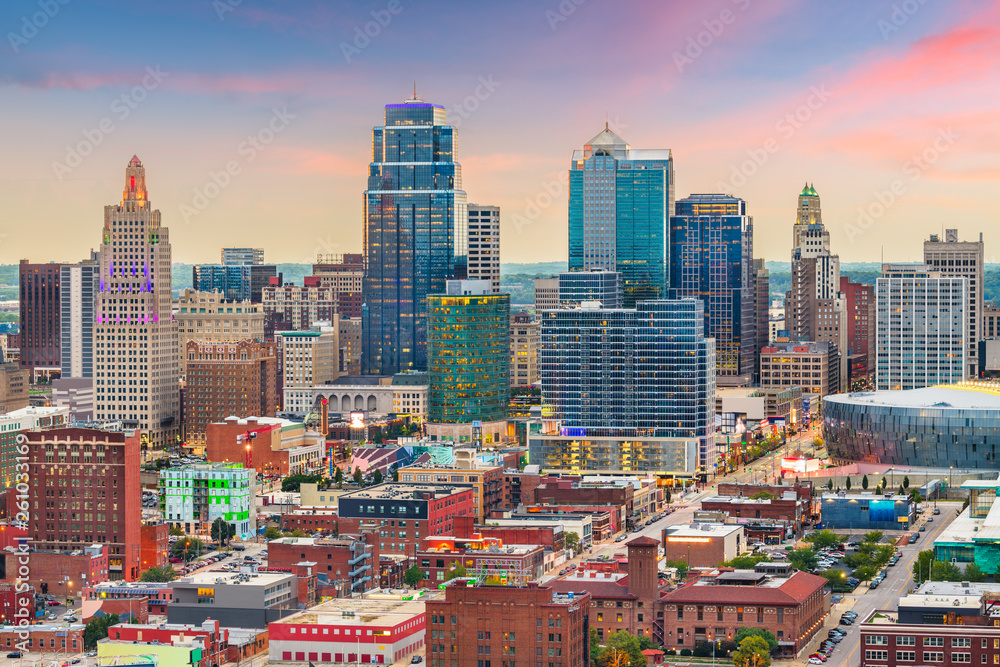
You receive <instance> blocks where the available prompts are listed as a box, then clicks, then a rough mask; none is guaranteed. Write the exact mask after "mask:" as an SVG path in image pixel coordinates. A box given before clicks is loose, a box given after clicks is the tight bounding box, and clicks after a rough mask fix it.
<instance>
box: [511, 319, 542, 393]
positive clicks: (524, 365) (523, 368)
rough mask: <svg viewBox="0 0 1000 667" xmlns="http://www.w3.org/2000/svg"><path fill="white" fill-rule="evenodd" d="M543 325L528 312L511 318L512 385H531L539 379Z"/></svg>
mask: <svg viewBox="0 0 1000 667" xmlns="http://www.w3.org/2000/svg"><path fill="white" fill-rule="evenodd" d="M541 335H542V325H541V323H540V322H538V321H537V320H535V319H534V318H533V317H532V316H531V315H529V314H528V313H515V314H514V315H511V318H510V386H511V387H530V386H532V385H534V384H535V383H536V382H538V380H539V376H538V346H539V343H540V341H541Z"/></svg>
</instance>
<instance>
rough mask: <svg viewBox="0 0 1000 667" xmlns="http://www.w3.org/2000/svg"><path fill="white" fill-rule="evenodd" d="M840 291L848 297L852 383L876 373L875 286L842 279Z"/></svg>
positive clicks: (848, 340)
mask: <svg viewBox="0 0 1000 667" xmlns="http://www.w3.org/2000/svg"><path fill="white" fill-rule="evenodd" d="M840 291H841V292H844V293H845V294H847V350H848V353H849V354H850V359H851V360H852V362H853V361H855V358H856V357H860V359H858V360H857V363H856V364H855V363H852V364H851V381H852V382H853V381H855V380H860V379H862V378H864V377H866V376H869V375H871V374H872V373H874V372H875V286H874V285H869V284H865V283H852V282H851V279H850V277H848V276H840Z"/></svg>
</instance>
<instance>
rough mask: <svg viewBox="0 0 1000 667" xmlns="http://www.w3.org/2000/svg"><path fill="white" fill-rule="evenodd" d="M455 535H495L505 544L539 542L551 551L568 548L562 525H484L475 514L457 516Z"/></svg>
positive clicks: (466, 536)
mask: <svg viewBox="0 0 1000 667" xmlns="http://www.w3.org/2000/svg"><path fill="white" fill-rule="evenodd" d="M454 523H455V530H454V532H453V533H452V534H453V535H454V536H455V537H457V538H461V539H469V538H472V537H495V538H497V539H499V540H500V541H501V543H503V544H538V545H541V546H543V547H545V548H546V549H548V550H550V551H557V552H558V551H562V550H563V549H565V548H566V537H565V531H563V529H562V526H523V527H521V526H482V525H477V524H476V518H475V517H474V516H462V517H455V522H454Z"/></svg>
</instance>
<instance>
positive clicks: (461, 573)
mask: <svg viewBox="0 0 1000 667" xmlns="http://www.w3.org/2000/svg"><path fill="white" fill-rule="evenodd" d="M467 576H469V575H468V572H466V571H465V566H464V565H462V564H461V563H456V564H455V567H453V568H452V569H451V571H450V572H448V574H446V575H445V577H444V580H445V581H451V580H452V579H460V578H462V577H467Z"/></svg>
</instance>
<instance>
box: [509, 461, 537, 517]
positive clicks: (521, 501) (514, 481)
mask: <svg viewBox="0 0 1000 667" xmlns="http://www.w3.org/2000/svg"><path fill="white" fill-rule="evenodd" d="M542 479H544V478H543V476H542V475H539V474H538V473H527V472H521V471H519V470H504V473H503V500H502V502H503V508H504V509H508V510H513V509H517V506H518V505H532V504H534V502H535V489H537V488H538V485H539V484H541V483H542Z"/></svg>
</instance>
